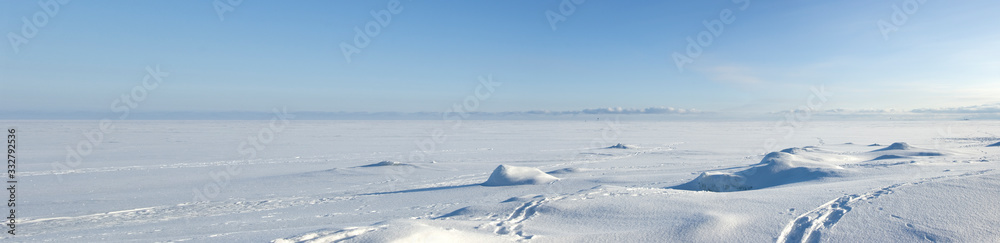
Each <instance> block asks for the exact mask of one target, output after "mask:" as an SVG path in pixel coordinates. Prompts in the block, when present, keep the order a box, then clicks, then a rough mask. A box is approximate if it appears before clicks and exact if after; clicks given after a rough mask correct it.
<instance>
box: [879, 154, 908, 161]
mask: <svg viewBox="0 0 1000 243" xmlns="http://www.w3.org/2000/svg"><path fill="white" fill-rule="evenodd" d="M907 158H910V157H907V156H902V155H895V154H886V155H882V156H879V157H877V158H874V159H872V160H886V159H907Z"/></svg>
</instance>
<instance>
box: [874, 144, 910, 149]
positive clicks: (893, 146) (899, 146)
mask: <svg viewBox="0 0 1000 243" xmlns="http://www.w3.org/2000/svg"><path fill="white" fill-rule="evenodd" d="M910 149H913V146H910V144H907V143H906V142H896V143H892V145H889V147H885V148H881V149H877V150H875V151H888V150H910Z"/></svg>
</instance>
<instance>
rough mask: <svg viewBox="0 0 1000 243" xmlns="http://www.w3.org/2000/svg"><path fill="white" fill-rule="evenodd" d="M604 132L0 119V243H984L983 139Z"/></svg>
mask: <svg viewBox="0 0 1000 243" xmlns="http://www.w3.org/2000/svg"><path fill="white" fill-rule="evenodd" d="M606 120H612V121H613V120H614V119H602V120H601V121H594V120H590V121H586V122H584V121H582V120H581V121H463V122H462V123H460V124H457V125H456V124H455V123H449V122H442V121H297V120H292V121H290V122H289V123H288V124H287V125H286V126H284V127H281V129H274V127H273V124H270V123H269V122H268V121H119V122H116V123H115V124H114V128H113V130H112V131H111V132H110V133H107V134H104V136H103V137H101V138H100V139H99V140H100V141H99V142H97V143H94V148H93V150H92V151H91V152H90V153H89V154H86V155H82V156H80V158H79V160H76V158H70V159H72V161H73V163H66V160H67V153H69V152H67V147H70V150H73V148H75V147H76V146H77V145H78V144H80V143H81V142H84V143H86V141H88V138H87V136H85V135H83V134H84V133H88V131H92V130H94V129H98V128H99V123H98V122H96V121H6V122H5V124H12V125H13V126H16V127H17V128H18V136H19V139H20V140H19V141H18V146H19V147H18V149H19V150H18V154H19V155H21V156H22V157H21V160H20V161H19V164H18V176H19V182H18V188H19V190H18V191H17V193H18V194H17V200H18V204H17V211H18V219H17V220H18V222H17V235H16V236H10V235H4V236H2V238H3V240H14V241H21V242H93V241H137V242H268V241H275V242H339V241H347V242H353V241H357V242H393V241H398V242H449V241H454V242H510V241H526V242H769V241H777V242H812V241H813V240H819V241H836V242H873V241H880V242H881V241H890V242H915V241H945V242H947V241H957V242H998V241H1000V206H998V205H1000V204H998V202H1000V170H998V169H1000V147H997V146H993V147H990V146H989V145H995V144H997V143H998V142H1000V136H997V135H996V134H998V133H1000V123H997V122H994V121H812V122H806V123H801V124H797V125H798V127H791V126H781V127H776V126H775V124H776V122H773V121H766V122H652V121H620V122H609V121H606ZM262 131H263V132H262ZM268 131H270V132H268ZM270 134H273V135H274V136H273V137H271V136H270ZM258 135H264V137H258ZM91 137H92V138H93V136H92V135H91ZM248 141H249V143H248ZM249 152H253V156H248V154H249ZM70 157H73V156H72V155H71V156H70ZM245 158H249V159H245ZM77 162H78V163H77ZM485 182H489V183H485ZM484 183H485V184H484Z"/></svg>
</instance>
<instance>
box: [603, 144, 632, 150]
mask: <svg viewBox="0 0 1000 243" xmlns="http://www.w3.org/2000/svg"><path fill="white" fill-rule="evenodd" d="M607 148H609V149H633V148H635V146H632V145H625V144H621V143H619V144H615V145H613V146H611V147H607Z"/></svg>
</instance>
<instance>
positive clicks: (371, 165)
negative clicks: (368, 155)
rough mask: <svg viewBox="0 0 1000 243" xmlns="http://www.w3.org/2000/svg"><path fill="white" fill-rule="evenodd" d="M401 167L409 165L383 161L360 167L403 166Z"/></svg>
mask: <svg viewBox="0 0 1000 243" xmlns="http://www.w3.org/2000/svg"><path fill="white" fill-rule="evenodd" d="M403 165H409V164H405V163H400V162H396V161H388V160H385V161H382V162H378V163H374V164H370V165H363V166H361V167H381V166H403Z"/></svg>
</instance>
